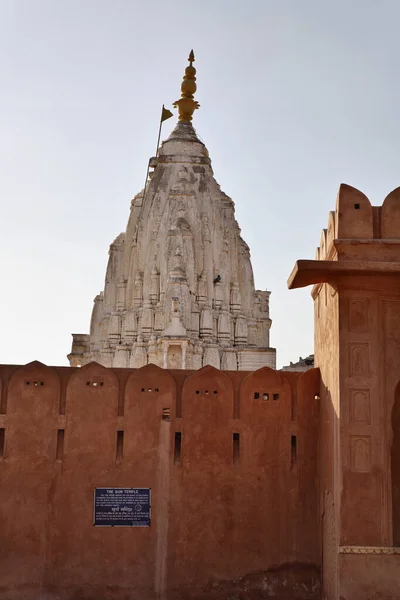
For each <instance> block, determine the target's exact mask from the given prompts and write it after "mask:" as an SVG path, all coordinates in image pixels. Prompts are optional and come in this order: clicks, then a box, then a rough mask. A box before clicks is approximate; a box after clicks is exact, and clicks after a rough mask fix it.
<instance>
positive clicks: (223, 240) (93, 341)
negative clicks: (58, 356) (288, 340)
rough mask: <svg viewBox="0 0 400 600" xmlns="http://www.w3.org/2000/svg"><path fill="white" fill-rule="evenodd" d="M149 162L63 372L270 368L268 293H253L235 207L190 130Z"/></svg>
mask: <svg viewBox="0 0 400 600" xmlns="http://www.w3.org/2000/svg"><path fill="white" fill-rule="evenodd" d="M151 164H152V167H153V168H154V172H153V174H152V177H151V179H150V180H149V182H148V183H147V185H146V188H145V190H144V191H142V192H141V193H139V194H137V195H136V196H135V197H134V199H133V200H132V202H131V212H130V217H129V221H128V225H127V228H126V232H125V233H121V234H120V235H119V236H118V237H117V238H116V239H115V240H114V242H113V243H112V244H111V246H110V251H109V261H108V266H107V272H106V279H105V287H104V293H101V294H99V295H98V296H97V297H96V299H95V304H94V308H93V313H92V321H91V327H90V334H89V335H82V334H76V335H74V336H73V344H72V352H71V354H70V355H69V360H70V364H71V365H77V364H79V365H83V364H86V363H88V362H90V361H92V360H96V361H98V362H100V363H101V364H103V365H105V366H118V367H122V366H129V367H141V366H143V365H145V364H147V363H148V362H153V363H155V364H158V365H159V366H161V367H167V366H170V367H171V368H192V369H198V368H200V367H202V366H204V365H207V364H210V365H213V366H215V367H218V368H223V369H232V370H237V369H240V370H254V369H258V368H260V367H262V366H270V367H273V368H275V350H274V349H273V348H270V347H269V330H270V326H271V320H270V318H269V292H267V291H259V290H255V289H254V279H253V271H252V266H251V262H250V252H249V248H248V246H247V244H246V243H245V242H244V240H243V239H242V238H241V237H240V228H239V226H238V224H237V222H236V220H235V215H234V204H233V202H232V200H231V199H230V198H229V197H228V196H226V194H224V192H222V191H221V189H220V187H219V185H218V184H217V182H216V181H215V179H214V176H213V171H212V168H211V161H210V158H209V155H208V151H207V149H206V147H205V146H204V144H203V143H202V142H201V141H200V140H199V139H198V137H197V135H196V132H195V130H194V129H193V126H192V124H191V123H188V122H179V123H178V125H177V126H176V127H175V129H174V131H173V132H172V133H171V135H170V137H169V138H168V139H167V140H166V141H165V142H164V143H163V144H162V145H161V148H160V150H159V153H158V156H157V157H156V158H153V159H152V163H151Z"/></svg>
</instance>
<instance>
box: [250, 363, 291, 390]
mask: <svg viewBox="0 0 400 600" xmlns="http://www.w3.org/2000/svg"><path fill="white" fill-rule="evenodd" d="M259 381H262V382H265V381H268V382H270V383H273V384H275V385H277V386H279V387H286V386H289V388H290V383H289V380H288V378H287V377H286V376H285V375H284V374H283V372H282V371H277V370H276V369H271V367H261V369H257V370H256V371H251V373H249V374H248V375H246V377H244V378H243V381H242V384H241V388H243V386H245V385H247V384H248V383H249V382H252V383H254V382H257V383H258V382H259Z"/></svg>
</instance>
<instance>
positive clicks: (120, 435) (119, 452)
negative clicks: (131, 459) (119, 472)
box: [115, 429, 124, 462]
mask: <svg viewBox="0 0 400 600" xmlns="http://www.w3.org/2000/svg"><path fill="white" fill-rule="evenodd" d="M123 456H124V432H123V430H122V429H119V430H118V431H117V449H116V456H115V457H116V459H117V462H118V461H121V460H122V458H123Z"/></svg>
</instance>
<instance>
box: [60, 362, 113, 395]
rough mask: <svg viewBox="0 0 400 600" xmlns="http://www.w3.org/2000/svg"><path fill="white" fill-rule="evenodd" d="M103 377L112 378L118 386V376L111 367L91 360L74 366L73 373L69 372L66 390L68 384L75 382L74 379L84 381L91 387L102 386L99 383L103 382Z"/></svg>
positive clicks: (68, 386)
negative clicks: (80, 365) (79, 365)
mask: <svg viewBox="0 0 400 600" xmlns="http://www.w3.org/2000/svg"><path fill="white" fill-rule="evenodd" d="M104 379H108V380H110V379H112V380H113V381H114V383H115V384H116V385H117V387H119V381H118V377H117V376H116V374H115V373H114V371H113V369H110V368H107V367H104V366H103V365H100V364H99V363H97V362H94V361H92V362H90V363H87V364H86V365H83V367H79V368H78V367H76V369H75V371H74V373H72V374H71V376H70V378H69V380H68V383H67V392H68V389H69V388H70V386H71V385H72V384H73V383H75V381H85V383H86V385H88V386H91V387H103V386H102V385H100V384H101V383H102V382H103V384H104ZM94 384H96V385H94Z"/></svg>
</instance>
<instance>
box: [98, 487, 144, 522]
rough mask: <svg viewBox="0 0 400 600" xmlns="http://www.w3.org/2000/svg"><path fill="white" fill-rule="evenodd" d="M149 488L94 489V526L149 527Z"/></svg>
mask: <svg viewBox="0 0 400 600" xmlns="http://www.w3.org/2000/svg"><path fill="white" fill-rule="evenodd" d="M150 523H151V489H150V488H95V490H94V525H96V526H100V527H150Z"/></svg>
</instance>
